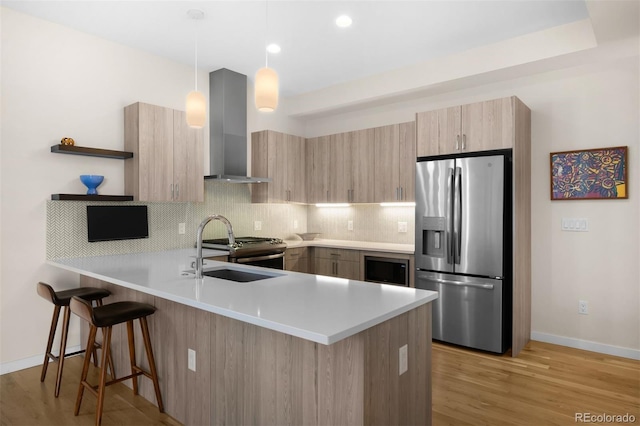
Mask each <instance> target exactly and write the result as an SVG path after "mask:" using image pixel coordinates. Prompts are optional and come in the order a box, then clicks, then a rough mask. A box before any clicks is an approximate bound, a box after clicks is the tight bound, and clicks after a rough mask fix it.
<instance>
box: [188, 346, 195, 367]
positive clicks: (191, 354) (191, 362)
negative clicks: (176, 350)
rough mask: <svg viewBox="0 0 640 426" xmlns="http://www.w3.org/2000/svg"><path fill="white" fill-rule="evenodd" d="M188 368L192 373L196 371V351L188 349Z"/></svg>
mask: <svg viewBox="0 0 640 426" xmlns="http://www.w3.org/2000/svg"><path fill="white" fill-rule="evenodd" d="M187 358H188V364H189V365H188V367H189V370H191V371H196V351H194V350H193V349H187Z"/></svg>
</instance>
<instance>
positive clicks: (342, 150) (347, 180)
mask: <svg viewBox="0 0 640 426" xmlns="http://www.w3.org/2000/svg"><path fill="white" fill-rule="evenodd" d="M351 144H352V135H351V133H338V134H335V135H330V136H329V196H328V201H329V202H330V203H348V202H349V201H350V200H351V192H350V191H351V187H352V173H351V162H352V159H353V157H352V155H351V154H352V152H351Z"/></svg>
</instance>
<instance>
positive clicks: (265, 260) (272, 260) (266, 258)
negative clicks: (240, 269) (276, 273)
mask: <svg viewBox="0 0 640 426" xmlns="http://www.w3.org/2000/svg"><path fill="white" fill-rule="evenodd" d="M229 260H230V261H231V262H234V263H242V264H245V265H253V266H262V267H263V268H271V269H284V252H282V253H272V254H264V255H254V256H249V257H230V258H229Z"/></svg>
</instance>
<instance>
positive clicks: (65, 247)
mask: <svg viewBox="0 0 640 426" xmlns="http://www.w3.org/2000/svg"><path fill="white" fill-rule="evenodd" d="M250 191H251V189H250V186H249V185H243V184H228V183H221V182H214V181H205V197H204V202H203V203H142V202H125V203H107V202H101V203H96V202H82V201H48V202H47V259H56V258H66V257H85V256H99V255H109V254H121V253H135V252H145V251H161V250H171V249H176V248H187V247H193V245H194V244H195V239H196V230H197V229H198V225H199V224H200V222H201V221H202V220H203V219H204V218H205V217H206V216H208V215H211V214H220V215H223V216H225V217H227V218H228V219H229V220H230V221H231V223H232V225H233V230H234V234H235V235H236V236H269V237H278V238H282V239H295V238H297V237H296V236H295V233H296V232H319V233H320V236H319V237H318V238H323V239H336V240H354V241H378V242H387V243H399V244H412V243H413V238H414V218H413V214H414V213H413V212H414V209H413V207H380V206H379V205H374V204H362V205H353V206H351V207H345V208H338V207H336V208H319V207H315V206H306V205H299V204H252V203H251V192H250ZM123 204H130V205H147V206H148V209H149V210H148V211H149V238H145V239H138V240H123V241H101V242H95V243H89V242H88V241H87V215H86V206H87V205H123ZM256 221H259V222H261V228H262V229H261V230H259V231H255V230H254V224H255V222H256ZM349 221H353V231H350V230H348V222H349ZM398 222H406V223H407V232H406V233H401V232H398ZM179 223H185V231H186V232H185V234H182V235H180V234H178V224H179ZM294 224H296V225H297V227H296V228H294ZM224 236H226V228H225V227H224V225H223V224H222V223H221V222H218V221H213V222H210V223H209V224H208V225H207V227H206V228H205V232H204V237H205V238H217V237H224Z"/></svg>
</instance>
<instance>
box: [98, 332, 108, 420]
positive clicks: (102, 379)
mask: <svg viewBox="0 0 640 426" xmlns="http://www.w3.org/2000/svg"><path fill="white" fill-rule="evenodd" d="M105 329H106V330H105ZM102 335H103V336H104V341H103V342H102V361H101V362H100V367H101V368H100V385H98V408H97V409H96V426H100V423H101V422H102V408H103V407H104V391H105V387H106V383H107V359H108V358H109V351H110V349H111V327H104V328H102Z"/></svg>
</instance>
